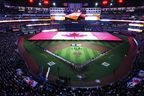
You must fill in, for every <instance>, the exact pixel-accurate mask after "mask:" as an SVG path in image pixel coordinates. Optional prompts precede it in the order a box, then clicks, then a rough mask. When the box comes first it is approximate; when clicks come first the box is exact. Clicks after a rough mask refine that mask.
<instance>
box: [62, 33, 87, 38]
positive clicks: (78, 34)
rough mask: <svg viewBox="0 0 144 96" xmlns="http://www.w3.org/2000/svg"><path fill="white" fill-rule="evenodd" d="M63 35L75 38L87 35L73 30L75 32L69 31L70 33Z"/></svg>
mask: <svg viewBox="0 0 144 96" xmlns="http://www.w3.org/2000/svg"><path fill="white" fill-rule="evenodd" d="M62 36H66V37H73V38H74V39H75V38H76V37H85V36H87V35H84V34H80V33H75V32H73V33H69V34H64V35H62Z"/></svg>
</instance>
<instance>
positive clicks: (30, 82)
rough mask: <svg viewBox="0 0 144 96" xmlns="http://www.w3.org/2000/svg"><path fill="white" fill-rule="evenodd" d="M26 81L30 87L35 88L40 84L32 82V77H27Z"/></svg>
mask: <svg viewBox="0 0 144 96" xmlns="http://www.w3.org/2000/svg"><path fill="white" fill-rule="evenodd" d="M24 81H25V82H26V83H27V84H28V85H30V86H31V87H35V86H36V85H37V84H38V82H36V81H35V80H32V79H31V78H30V77H25V78H24Z"/></svg>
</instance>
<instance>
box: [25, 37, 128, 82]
mask: <svg viewBox="0 0 144 96" xmlns="http://www.w3.org/2000/svg"><path fill="white" fill-rule="evenodd" d="M121 38H123V39H124V41H123V42H113V41H111V42H110V41H109V42H107V41H83V42H92V43H96V44H101V45H105V46H107V47H110V48H112V51H111V52H109V53H108V54H106V55H104V56H103V57H101V58H99V59H97V60H96V61H94V62H91V63H90V64H88V65H86V69H85V71H84V74H85V75H86V78H85V79H86V80H95V79H100V78H103V77H104V76H107V75H110V74H112V73H113V72H114V70H116V69H117V68H118V67H119V66H120V64H121V63H122V61H123V58H124V57H125V54H127V52H128V49H129V47H130V45H129V42H128V40H127V39H126V37H121ZM56 42H60V43H64V42H65V41H28V40H25V44H24V46H25V48H26V50H27V51H28V52H29V53H30V54H31V55H32V57H33V58H34V59H35V60H36V61H37V62H38V64H40V65H41V66H42V67H43V70H44V72H46V71H47V68H48V65H47V63H48V62H50V61H54V62H55V63H56V64H55V65H54V66H52V67H51V71H50V74H53V75H55V76H58V74H59V75H60V76H67V77H70V78H71V80H79V79H78V78H77V72H76V71H75V70H73V69H72V68H71V67H70V66H69V65H68V64H65V63H64V62H63V61H62V60H60V59H58V58H56V57H54V56H52V55H50V54H48V53H46V52H44V51H43V50H41V49H40V48H38V47H37V46H36V44H38V45H40V46H42V47H44V48H46V47H47V46H49V45H55V43H56ZM80 51H81V54H82V55H80V56H79V57H76V56H75V55H73V54H72V55H70V54H69V53H73V52H74V50H73V49H72V48H71V47H67V48H65V49H61V50H59V51H56V52H55V53H57V54H59V55H61V56H63V57H65V58H66V59H69V60H70V61H72V62H78V63H83V62H85V61H86V60H88V59H89V58H92V57H94V56H97V55H99V54H98V53H97V50H91V49H89V48H86V47H85V48H82V50H80ZM84 54H85V55H84ZM103 62H107V63H109V64H110V66H108V67H105V66H103V65H101V64H102V63H103ZM44 76H45V74H44Z"/></svg>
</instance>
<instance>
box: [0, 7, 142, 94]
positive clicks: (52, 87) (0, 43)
mask: <svg viewBox="0 0 144 96" xmlns="http://www.w3.org/2000/svg"><path fill="white" fill-rule="evenodd" d="M0 10H2V9H0ZM141 10H142V9H141ZM6 11H8V10H7V9H4V10H3V11H0V20H4V19H5V18H6V17H7V16H6V14H7V13H5V12H6ZM140 12H142V11H140ZM140 12H139V13H140ZM3 13H5V14H3ZM16 13H18V11H16ZM46 13H48V12H47V11H46ZM105 14H107V13H104V14H103V18H105V16H106V17H108V15H105ZM140 14H142V13H140ZM15 15H17V14H15ZM20 15H21V14H20ZM5 16H6V17H5ZM110 16H111V17H109V18H110V19H111V18H112V19H113V18H115V17H114V16H115V14H114V15H110ZM128 16H129V14H126V15H124V17H123V18H126V19H128ZM117 17H118V18H120V15H117ZM20 18H23V17H21V16H20V17H19V19H20ZM7 19H13V17H7ZM16 19H17V18H16ZM9 24H10V23H4V24H1V26H0V96H144V80H142V81H141V82H140V83H139V84H137V85H136V86H134V87H128V86H127V85H128V82H129V81H130V80H131V79H132V78H133V77H137V76H138V74H139V71H140V70H144V33H136V34H135V35H134V37H135V39H136V41H137V43H138V52H137V55H136V58H135V61H134V64H133V67H132V70H131V71H130V72H129V74H128V75H127V76H125V77H124V78H123V79H121V80H118V81H116V82H113V83H111V84H109V85H107V86H95V87H94V88H71V87H70V86H68V85H67V84H65V82H61V80H58V82H56V83H51V82H46V81H39V80H37V79H35V78H34V77H33V76H32V75H31V74H30V73H29V71H28V69H27V67H26V64H25V61H24V60H23V58H22V57H21V55H20V54H19V51H18V37H19V36H18V35H17V34H16V33H14V32H12V33H11V32H10V31H11V30H9V27H8V28H7V26H9ZM11 25H12V24H11ZM97 25H98V24H96V25H92V27H91V28H89V27H90V26H89V23H87V24H86V25H85V27H86V29H85V30H86V31H109V32H111V31H112V32H113V31H122V32H126V31H127V24H126V25H125V24H111V23H108V22H106V23H102V24H101V26H97ZM53 27H54V28H55V27H56V28H62V30H65V29H66V28H65V27H64V25H59V24H55V26H53ZM53 27H51V28H53ZM82 27H83V26H82ZM20 28H21V27H20ZM44 28H45V27H44ZM3 29H8V30H5V32H4V33H3ZM21 29H22V28H21ZM23 30H26V32H27V29H26V28H23ZM23 30H21V31H23ZM39 30H41V29H39ZM23 32H25V31H23ZM128 34H129V32H128ZM22 35H23V34H22ZM18 69H20V70H22V74H20V75H19V74H17V70H18ZM25 77H29V78H31V79H32V80H35V81H36V82H38V83H37V85H36V86H34V87H33V86H31V85H30V84H28V83H26V82H25V80H24V78H25Z"/></svg>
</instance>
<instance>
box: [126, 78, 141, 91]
mask: <svg viewBox="0 0 144 96" xmlns="http://www.w3.org/2000/svg"><path fill="white" fill-rule="evenodd" d="M141 81H142V79H141V78H137V77H133V78H132V79H131V80H130V81H128V83H127V87H129V88H132V87H134V86H135V85H137V84H139V83H140V82H141Z"/></svg>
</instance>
